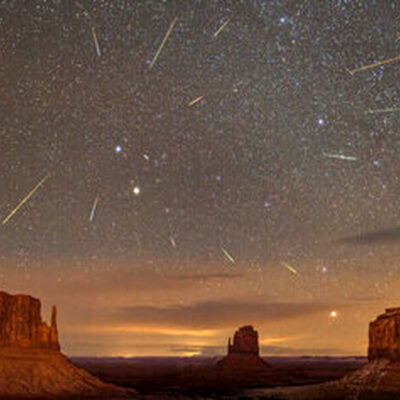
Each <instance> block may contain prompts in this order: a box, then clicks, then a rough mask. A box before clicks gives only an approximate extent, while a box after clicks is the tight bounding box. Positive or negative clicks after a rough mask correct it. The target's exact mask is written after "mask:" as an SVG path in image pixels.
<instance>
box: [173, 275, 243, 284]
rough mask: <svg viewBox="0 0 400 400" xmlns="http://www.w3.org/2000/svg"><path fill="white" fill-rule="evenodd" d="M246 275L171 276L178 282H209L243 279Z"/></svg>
mask: <svg viewBox="0 0 400 400" xmlns="http://www.w3.org/2000/svg"><path fill="white" fill-rule="evenodd" d="M244 276H245V275H244V274H234V273H232V274H230V273H219V274H190V275H172V276H169V279H171V280H177V281H195V282H197V281H209V280H213V279H226V280H229V279H241V278H243V277H244Z"/></svg>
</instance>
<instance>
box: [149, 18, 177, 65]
mask: <svg viewBox="0 0 400 400" xmlns="http://www.w3.org/2000/svg"><path fill="white" fill-rule="evenodd" d="M177 20H178V18H177V17H175V18H174V20H173V21H172V23H171V25H170V26H169V28H168V31H167V33H166V34H165V36H164V39H163V40H162V42H161V44H160V47H159V48H158V50H157V52H156V54H155V56H154V57H153V60H152V61H151V63H150V65H149V69H152V68H153V67H154V64H155V63H156V61H157V58H158V56H159V55H160V53H161V50H162V49H163V47H164V45H165V43H166V41H167V40H168V37H169V35H170V34H171V32H172V30H173V29H174V26H175V24H176V21H177Z"/></svg>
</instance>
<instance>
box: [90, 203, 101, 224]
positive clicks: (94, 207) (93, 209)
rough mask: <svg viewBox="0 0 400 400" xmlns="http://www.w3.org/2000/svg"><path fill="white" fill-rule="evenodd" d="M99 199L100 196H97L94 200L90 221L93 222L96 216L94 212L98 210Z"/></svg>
mask: <svg viewBox="0 0 400 400" xmlns="http://www.w3.org/2000/svg"><path fill="white" fill-rule="evenodd" d="M98 201H99V199H98V197H96V198H95V199H94V201H93V206H92V210H91V211H90V215H89V221H90V222H92V221H93V218H94V213H95V212H96V207H97V202H98Z"/></svg>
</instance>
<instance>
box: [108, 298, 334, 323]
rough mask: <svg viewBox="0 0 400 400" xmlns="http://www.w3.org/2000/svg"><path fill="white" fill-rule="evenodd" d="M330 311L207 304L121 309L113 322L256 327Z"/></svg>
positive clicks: (274, 305) (280, 305) (293, 305)
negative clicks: (244, 325)
mask: <svg viewBox="0 0 400 400" xmlns="http://www.w3.org/2000/svg"><path fill="white" fill-rule="evenodd" d="M330 309H332V305H329V304H317V303H272V302H270V303H268V302H266V303H250V302H237V301H232V302H231V301H210V302H201V303H195V304H192V305H171V306H167V307H153V306H133V307H120V308H119V309H117V311H116V312H115V314H114V318H113V319H114V322H115V323H122V324H129V323H132V324H146V325H148V324H154V325H158V326H159V325H161V326H170V327H190V328H193V329H215V328H222V327H230V326H232V325H234V326H236V325H241V324H253V325H259V324H260V323H263V322H267V321H272V320H279V319H288V318H296V317H300V316H304V315H310V314H316V313H319V312H325V311H327V310H330Z"/></svg>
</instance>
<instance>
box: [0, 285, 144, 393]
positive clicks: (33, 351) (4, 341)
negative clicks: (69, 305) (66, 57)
mask: <svg viewBox="0 0 400 400" xmlns="http://www.w3.org/2000/svg"><path fill="white" fill-rule="evenodd" d="M56 313H57V311H56V308H55V307H53V309H52V316H51V325H50V326H48V325H47V324H46V323H45V322H43V321H42V317H41V314H40V301H39V300H38V299H35V298H33V297H31V296H26V295H15V296H13V295H10V294H7V293H4V292H0V398H1V399H7V398H15V397H16V398H20V399H22V398H24V399H27V398H40V399H42V398H63V397H68V398H69V397H74V398H85V397H92V398H93V397H95V398H108V399H111V398H116V397H128V396H129V398H132V396H134V395H135V394H136V392H135V391H133V390H127V389H124V388H119V387H117V386H114V385H111V384H107V383H104V382H102V381H100V380H99V379H97V378H95V377H94V376H92V375H90V374H89V373H88V372H87V371H85V370H83V369H81V368H78V367H76V366H75V365H74V364H72V363H71V362H70V361H69V360H68V359H67V358H66V357H65V356H64V355H63V354H62V353H61V352H60V345H59V343H58V332H57V321H56V318H57V315H56Z"/></svg>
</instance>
